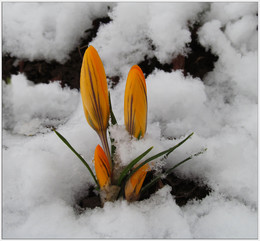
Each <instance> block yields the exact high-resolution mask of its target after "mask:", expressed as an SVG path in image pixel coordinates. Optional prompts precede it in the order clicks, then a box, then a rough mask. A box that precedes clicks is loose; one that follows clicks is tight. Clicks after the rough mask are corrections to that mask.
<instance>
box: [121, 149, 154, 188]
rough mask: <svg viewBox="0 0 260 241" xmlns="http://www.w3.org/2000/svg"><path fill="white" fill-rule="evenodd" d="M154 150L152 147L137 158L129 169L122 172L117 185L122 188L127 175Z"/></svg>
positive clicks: (129, 165) (130, 164) (128, 166)
mask: <svg viewBox="0 0 260 241" xmlns="http://www.w3.org/2000/svg"><path fill="white" fill-rule="evenodd" d="M152 149H153V146H152V147H150V148H149V149H147V150H146V151H145V152H144V153H142V154H141V155H139V156H138V157H137V158H135V159H134V160H133V161H131V162H130V163H129V164H128V165H127V167H126V168H125V169H124V170H123V171H122V173H121V175H120V177H119V179H118V182H117V185H118V186H121V182H122V180H123V179H124V178H125V176H126V175H127V173H128V172H129V171H130V170H131V169H132V168H133V166H134V165H135V164H136V163H137V162H139V161H140V160H141V159H142V158H143V157H144V156H146V155H147V154H148V153H149V152H150V151H151V150H152Z"/></svg>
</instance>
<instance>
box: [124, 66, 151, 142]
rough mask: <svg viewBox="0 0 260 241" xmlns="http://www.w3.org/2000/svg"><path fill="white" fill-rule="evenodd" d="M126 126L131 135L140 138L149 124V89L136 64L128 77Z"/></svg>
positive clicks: (125, 107)
mask: <svg viewBox="0 0 260 241" xmlns="http://www.w3.org/2000/svg"><path fill="white" fill-rule="evenodd" d="M124 119H125V127H126V129H127V131H128V132H129V133H130V135H132V136H134V137H136V138H140V137H143V136H144V134H145V132H146V126H147V91H146V83H145V78H144V74H143V71H142V70H141V68H140V67H139V66H138V65H134V66H133V67H132V68H131V69H130V71H129V73H128V77H127V81H126V87H125V100H124Z"/></svg>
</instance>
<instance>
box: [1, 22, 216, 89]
mask: <svg viewBox="0 0 260 241" xmlns="http://www.w3.org/2000/svg"><path fill="white" fill-rule="evenodd" d="M110 21H111V19H110V18H109V17H104V18H98V19H95V20H94V21H93V22H92V28H91V29H87V30H86V31H85V37H84V38H83V39H81V41H80V45H79V46H78V47H77V48H75V49H74V50H73V51H72V52H71V53H70V58H69V60H68V61H67V62H66V63H64V64H61V63H59V62H56V61H51V62H46V61H43V60H35V61H28V60H25V59H16V58H14V57H11V56H9V55H6V56H3V58H2V60H3V61H2V78H3V80H5V81H6V82H8V78H10V76H11V74H18V72H20V73H24V74H25V75H26V76H27V78H28V79H29V80H31V81H32V82H34V83H36V84H37V83H49V82H52V81H59V82H60V83H61V86H62V87H64V86H69V87H70V88H72V89H73V88H76V89H79V79H80V69H81V62H82V56H83V54H84V52H85V50H86V49H87V46H88V44H89V43H90V42H91V41H92V39H93V38H95V37H96V34H97V31H98V28H99V27H100V25H101V24H106V23H109V22H110ZM198 29H199V24H195V25H193V26H191V27H190V32H191V37H192V41H191V43H189V44H188V46H187V47H188V48H189V49H190V53H189V54H188V55H187V56H183V55H178V56H177V57H175V58H174V59H173V60H172V61H171V62H170V63H166V64H162V63H160V62H159V60H158V59H157V58H156V57H153V58H148V57H147V56H145V57H144V60H143V61H141V62H140V63H137V64H138V65H139V66H140V67H141V69H142V70H143V72H144V75H145V77H147V76H148V75H149V74H151V73H152V71H153V70H154V69H155V68H157V69H161V70H164V71H165V72H171V71H172V70H182V71H183V73H184V74H185V75H188V74H190V75H191V76H193V77H199V78H200V79H201V80H203V78H204V76H205V75H206V74H207V73H208V72H210V71H212V70H213V69H214V63H215V62H216V61H217V60H218V57H217V56H215V55H213V54H212V53H211V52H210V51H209V50H208V51H206V50H205V48H204V47H203V46H202V45H200V43H199V42H198V36H197V31H198ZM151 48H152V49H155V47H154V46H153V45H152V44H151ZM107 78H108V81H109V83H108V84H109V85H110V87H111V88H114V87H115V86H116V85H117V84H118V83H119V76H107Z"/></svg>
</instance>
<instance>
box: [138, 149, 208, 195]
mask: <svg viewBox="0 0 260 241" xmlns="http://www.w3.org/2000/svg"><path fill="white" fill-rule="evenodd" d="M206 150H207V148H205V149H203V150H202V151H200V152H197V153H196V154H193V155H191V156H189V157H187V158H186V159H184V160H183V161H181V162H179V163H177V164H176V165H174V166H173V167H171V168H169V169H167V170H166V171H165V172H164V173H162V174H160V175H158V176H156V177H155V178H153V179H152V180H151V181H150V182H149V183H147V184H146V185H145V186H144V187H142V189H141V194H143V193H145V192H146V191H147V190H148V189H149V188H150V187H151V186H152V185H154V184H155V183H156V182H157V181H158V180H159V179H160V178H161V177H162V176H165V175H166V176H167V175H169V174H170V173H171V172H172V171H173V170H174V169H175V168H177V167H178V166H180V165H182V164H184V163H185V162H187V161H189V160H190V159H192V158H193V157H194V156H199V155H201V154H203V153H204V152H205V151H206Z"/></svg>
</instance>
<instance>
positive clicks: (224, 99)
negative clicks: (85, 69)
mask: <svg viewBox="0 0 260 241" xmlns="http://www.w3.org/2000/svg"><path fill="white" fill-rule="evenodd" d="M108 5H109V6H110V10H109V11H108V8H107V6H108ZM256 14H257V3H192V4H191V3H149V4H148V3H115V4H114V3H113V4H111V3H109V4H104V3H4V4H3V52H4V53H10V54H11V55H12V56H16V57H18V58H22V57H23V58H28V59H30V60H33V59H45V60H47V61H51V60H56V61H59V62H64V61H65V60H66V59H67V58H68V56H69V52H70V51H71V50H72V49H73V48H74V47H75V46H77V44H78V41H79V39H80V37H82V36H83V35H84V31H85V30H86V29H88V28H90V27H91V22H92V20H93V19H95V18H97V17H102V16H107V15H109V16H110V18H111V19H112V21H111V22H110V23H108V24H106V25H103V26H101V27H100V28H99V31H98V33H97V36H96V38H94V39H93V41H92V42H91V44H92V45H93V46H94V47H95V48H96V49H97V50H98V52H99V54H100V57H101V59H102V61H103V63H104V66H105V70H106V74H107V75H108V76H115V75H119V76H120V83H119V84H118V85H117V86H116V87H115V88H114V89H110V92H111V101H112V105H113V109H114V113H115V115H116V117H117V120H118V122H119V126H117V127H112V128H110V131H111V133H112V135H113V137H114V138H115V140H116V144H117V153H116V154H117V155H118V156H119V157H120V158H121V159H122V161H123V163H124V164H127V163H129V161H131V159H133V158H134V157H136V156H137V155H139V154H141V153H142V152H144V151H145V150H146V149H148V148H149V147H151V146H154V148H153V150H152V151H151V153H149V154H148V155H153V154H155V153H157V152H159V151H162V150H165V149H166V148H169V147H171V146H173V145H175V144H177V143H178V142H179V141H180V140H182V139H183V138H184V137H185V136H187V135H188V134H190V133H191V132H194V135H193V136H192V138H191V139H190V140H188V141H187V142H185V144H183V145H182V146H181V147H180V148H178V149H177V150H176V151H175V152H174V153H173V154H172V155H171V156H169V158H168V160H167V162H166V166H167V167H171V166H173V165H174V164H175V163H177V162H179V161H181V160H183V159H185V158H186V157H187V156H189V155H190V154H193V153H196V152H198V151H199V150H201V149H202V148H203V147H207V151H206V152H205V153H204V154H203V155H200V156H198V157H196V158H194V159H192V160H191V161H189V162H187V163H185V164H184V165H182V166H180V167H178V169H176V172H177V173H178V175H180V176H182V177H186V178H188V177H189V178H196V179H199V180H200V181H201V182H203V183H205V184H207V185H208V186H209V187H210V188H211V189H212V192H211V193H210V194H209V195H208V196H207V197H206V198H204V199H203V200H200V201H198V200H193V201H190V202H188V203H187V204H186V205H185V206H183V207H179V206H178V205H177V204H176V203H175V201H174V199H173V197H172V196H171V194H170V191H171V189H170V187H169V186H165V187H164V188H162V189H160V190H159V191H157V192H156V193H155V194H153V195H152V196H151V198H150V199H148V200H144V201H141V202H135V203H131V204H129V203H127V202H126V201H124V200H119V201H116V202H114V203H106V204H105V206H104V208H95V209H86V210H85V211H84V212H83V213H82V214H81V215H78V214H76V213H75V212H74V205H75V202H76V199H77V197H79V196H82V195H84V193H85V192H86V190H87V189H88V187H89V186H90V185H92V184H93V180H92V178H91V176H90V175H89V173H88V171H87V170H86V168H85V167H84V166H83V165H82V163H81V162H80V161H79V160H78V159H77V157H76V156H75V155H74V154H73V153H72V152H71V151H70V150H69V149H68V148H67V147H66V146H65V145H64V143H62V142H61V141H60V140H59V139H58V137H57V136H56V135H55V134H54V133H53V132H52V131H51V130H50V128H51V127H52V126H53V127H55V128H57V130H58V131H59V132H60V133H61V134H62V135H64V136H65V137H66V138H67V140H68V141H69V142H70V143H71V144H72V145H73V146H74V148H75V149H76V150H77V151H78V152H79V153H80V154H82V155H83V156H84V158H85V159H86V160H88V163H89V164H90V166H91V167H92V168H93V163H92V159H93V156H94V150H95V147H96V145H97V144H99V139H98V137H97V135H96V133H95V132H94V131H93V130H92V129H91V127H90V126H89V125H88V124H87V122H86V120H85V116H84V113H83V107H82V103H81V97H80V93H79V92H78V91H77V90H71V89H69V88H68V87H67V88H61V87H60V85H59V84H58V83H57V82H55V83H49V84H38V85H34V84H33V83H32V82H30V81H29V80H27V79H26V77H25V76H24V75H23V74H18V75H13V76H12V78H11V84H10V85H6V84H5V83H3V84H2V88H3V140H2V144H3V148H2V150H3V166H2V168H3V237H4V238H257V236H258V231H257V216H258V202H257V184H258V183H257V137H258V136H257V108H258V92H257V80H258V79H257V60H258V59H257V57H258V47H257V41H258V39H257V29H256V28H257V21H258V19H257V16H256ZM68 16H70V17H69V18H68ZM31 19H34V21H31ZM198 20H200V21H201V22H202V27H201V28H200V30H199V32H198V40H199V42H200V43H201V44H202V45H203V46H204V47H205V48H206V49H210V50H211V51H212V53H214V54H216V55H217V56H218V60H217V62H216V63H215V66H214V69H213V71H212V72H210V73H208V74H207V75H206V77H205V78H204V79H203V81H202V80H201V79H199V78H194V77H192V76H189V75H188V76H184V74H183V73H182V72H181V71H172V72H171V73H166V72H164V71H163V70H158V69H155V70H154V71H153V72H152V73H151V74H150V75H149V76H148V77H147V78H146V81H147V82H146V83H147V94H148V125H147V134H146V136H145V137H144V138H143V139H142V140H140V141H137V140H133V139H132V140H130V139H129V136H128V134H127V132H126V131H125V129H124V126H123V123H124V120H123V100H124V88H125V82H126V77H127V74H128V71H129V69H130V67H131V66H132V65H133V64H137V63H138V62H140V61H142V60H143V59H144V58H145V56H148V57H153V56H156V57H157V58H158V60H159V61H161V63H165V62H167V63H169V61H170V60H171V59H172V58H173V56H177V55H178V54H180V53H182V54H185V53H188V52H189V49H188V48H187V46H186V44H187V43H189V42H190V41H191V37H190V33H189V31H188V24H187V23H188V22H195V21H198ZM173 23H174V24H173ZM75 26H77V27H75ZM151 45H154V46H155V47H156V50H155V51H154V50H153V48H152V46H151ZM93 170H94V168H93Z"/></svg>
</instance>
